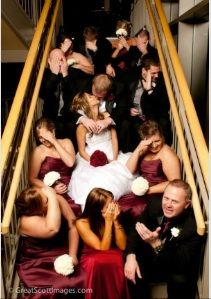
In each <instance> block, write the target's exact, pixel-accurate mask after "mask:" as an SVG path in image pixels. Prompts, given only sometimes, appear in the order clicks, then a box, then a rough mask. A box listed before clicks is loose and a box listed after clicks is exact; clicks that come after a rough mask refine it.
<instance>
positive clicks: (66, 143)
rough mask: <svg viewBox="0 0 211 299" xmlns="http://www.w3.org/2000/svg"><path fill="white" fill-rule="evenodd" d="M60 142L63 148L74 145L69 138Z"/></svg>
mask: <svg viewBox="0 0 211 299" xmlns="http://www.w3.org/2000/svg"><path fill="white" fill-rule="evenodd" d="M58 141H59V143H60V144H61V145H62V146H66V145H72V141H71V140H70V139H69V138H64V139H58Z"/></svg>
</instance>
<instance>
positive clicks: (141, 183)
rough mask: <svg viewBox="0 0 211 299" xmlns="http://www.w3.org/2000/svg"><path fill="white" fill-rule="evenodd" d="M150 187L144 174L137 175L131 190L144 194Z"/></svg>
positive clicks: (139, 194) (137, 193)
mask: <svg viewBox="0 0 211 299" xmlns="http://www.w3.org/2000/svg"><path fill="white" fill-rule="evenodd" d="M148 189H149V182H148V181H147V180H146V179H145V178H143V177H142V176H140V177H137V178H136V179H135V180H134V181H133V182H132V185H131V190H132V192H133V193H134V194H135V195H138V196H142V195H144V194H145V193H146V192H147V190H148Z"/></svg>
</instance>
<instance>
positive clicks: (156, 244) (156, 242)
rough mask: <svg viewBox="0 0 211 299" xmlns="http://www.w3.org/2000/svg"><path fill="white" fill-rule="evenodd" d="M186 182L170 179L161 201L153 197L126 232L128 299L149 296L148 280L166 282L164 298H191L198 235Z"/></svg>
mask: <svg viewBox="0 0 211 299" xmlns="http://www.w3.org/2000/svg"><path fill="white" fill-rule="evenodd" d="M191 195H192V192H191V189H190V186H189V185H188V184H187V183H186V182H184V181H182V180H179V179H176V180H173V181H171V182H170V183H169V184H168V185H167V187H166V189H165V191H164V194H163V198H162V202H159V200H158V199H157V198H153V199H152V201H151V202H150V203H149V205H148V206H147V208H146V209H145V211H144V212H143V214H142V215H141V216H140V217H139V219H138V222H137V223H136V225H135V227H134V229H133V230H132V231H131V233H130V235H129V236H128V241H127V247H126V263H125V276H126V277H127V278H128V279H129V280H130V281H131V282H132V283H130V287H131V293H132V299H149V298H150V295H149V291H148V283H149V282H156V281H160V282H167V291H168V299H195V292H196V285H197V274H198V265H199V258H200V253H201V250H200V248H201V242H202V239H203V238H202V237H201V236H199V235H198V234H197V230H196V221H195V217H194V215H193V211H192V208H191Z"/></svg>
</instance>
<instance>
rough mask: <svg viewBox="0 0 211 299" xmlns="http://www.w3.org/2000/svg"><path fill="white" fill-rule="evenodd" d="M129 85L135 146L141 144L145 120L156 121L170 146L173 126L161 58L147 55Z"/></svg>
mask: <svg viewBox="0 0 211 299" xmlns="http://www.w3.org/2000/svg"><path fill="white" fill-rule="evenodd" d="M135 77H136V78H135V79H134V80H133V82H132V83H130V84H129V90H130V95H131V108H130V115H131V126H132V132H133V137H134V138H133V144H134V147H136V146H137V145H138V143H139V136H138V129H139V127H140V125H141V124H142V123H143V121H144V120H149V119H150V120H154V121H156V122H157V123H158V124H159V125H160V127H161V129H162V131H163V135H164V137H165V141H166V143H167V144H168V145H171V143H172V133H171V124H170V119H169V109H170V105H169V100H168V95H167V92H166V87H165V83H164V80H163V76H162V73H161V68H160V62H159V57H158V56H157V55H153V56H152V55H151V54H146V55H144V57H143V58H142V66H141V68H140V71H139V72H137V71H136V76H135Z"/></svg>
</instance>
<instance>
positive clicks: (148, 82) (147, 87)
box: [142, 70, 152, 91]
mask: <svg viewBox="0 0 211 299" xmlns="http://www.w3.org/2000/svg"><path fill="white" fill-rule="evenodd" d="M142 84H143V87H144V89H145V90H147V91H148V90H150V89H152V77H151V72H150V70H147V71H146V73H145V80H142Z"/></svg>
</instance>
